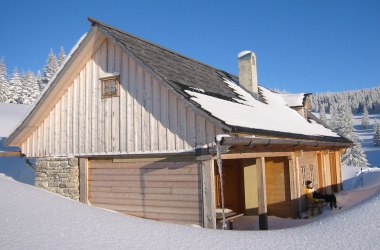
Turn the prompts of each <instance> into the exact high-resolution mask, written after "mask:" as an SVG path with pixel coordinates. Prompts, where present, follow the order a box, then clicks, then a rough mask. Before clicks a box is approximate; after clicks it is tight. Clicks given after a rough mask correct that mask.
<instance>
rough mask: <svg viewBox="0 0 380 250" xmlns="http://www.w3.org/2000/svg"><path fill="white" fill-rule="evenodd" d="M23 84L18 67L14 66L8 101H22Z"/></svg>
mask: <svg viewBox="0 0 380 250" xmlns="http://www.w3.org/2000/svg"><path fill="white" fill-rule="evenodd" d="M22 91H23V85H22V82H21V77H20V75H19V73H18V70H17V67H16V68H14V70H13V72H12V75H11V78H10V79H9V89H8V102H9V103H22Z"/></svg>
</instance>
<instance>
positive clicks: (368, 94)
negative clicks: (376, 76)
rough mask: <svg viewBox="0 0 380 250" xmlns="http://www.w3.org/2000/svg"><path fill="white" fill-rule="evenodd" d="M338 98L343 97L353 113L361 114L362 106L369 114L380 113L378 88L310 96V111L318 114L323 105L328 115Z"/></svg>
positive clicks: (379, 90)
mask: <svg viewBox="0 0 380 250" xmlns="http://www.w3.org/2000/svg"><path fill="white" fill-rule="evenodd" d="M338 97H343V98H344V99H346V100H347V101H348V104H349V105H350V107H351V109H352V112H353V113H362V112H363V108H364V106H365V107H367V109H368V111H369V112H370V113H379V112H380V86H378V87H375V88H372V89H360V90H349V91H343V92H335V93H332V92H327V93H317V94H313V95H312V96H311V107H312V111H316V112H319V107H320V105H323V106H324V107H325V111H326V113H330V108H331V106H332V105H333V104H334V103H336V102H337V99H338Z"/></svg>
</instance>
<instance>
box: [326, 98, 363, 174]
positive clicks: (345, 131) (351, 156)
mask: <svg viewBox="0 0 380 250" xmlns="http://www.w3.org/2000/svg"><path fill="white" fill-rule="evenodd" d="M331 120H333V123H332V124H333V125H334V127H332V129H333V130H334V131H335V132H337V133H339V134H341V135H343V136H345V137H347V138H348V139H350V140H351V141H352V142H353V145H352V147H350V148H349V149H347V151H346V153H345V154H343V156H342V163H343V164H344V165H347V166H356V167H366V166H367V165H368V161H367V159H366V155H365V153H364V151H363V148H362V145H361V144H360V139H359V137H358V136H357V135H356V134H355V133H354V123H353V121H352V111H351V108H350V107H349V106H348V102H347V100H345V99H343V98H340V97H339V98H338V99H337V102H336V108H335V112H334V115H333V117H331Z"/></svg>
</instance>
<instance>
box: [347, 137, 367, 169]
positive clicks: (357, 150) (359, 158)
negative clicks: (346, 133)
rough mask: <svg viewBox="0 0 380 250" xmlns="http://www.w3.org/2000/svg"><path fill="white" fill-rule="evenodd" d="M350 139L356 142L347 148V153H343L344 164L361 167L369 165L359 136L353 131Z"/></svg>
mask: <svg viewBox="0 0 380 250" xmlns="http://www.w3.org/2000/svg"><path fill="white" fill-rule="evenodd" d="M349 139H351V141H352V142H353V143H354V144H353V145H352V146H351V147H350V148H348V149H347V151H346V153H344V154H343V156H342V164H343V165H346V166H353V167H361V168H364V167H367V166H368V161H367V158H366V155H365V153H364V151H363V148H362V145H361V144H360V139H359V137H357V136H356V135H355V134H354V133H352V134H351V136H350V138H349Z"/></svg>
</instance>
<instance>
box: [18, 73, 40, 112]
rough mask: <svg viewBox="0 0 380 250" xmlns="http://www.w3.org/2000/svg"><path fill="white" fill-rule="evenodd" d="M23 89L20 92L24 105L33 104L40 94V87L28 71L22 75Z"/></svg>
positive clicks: (32, 74)
mask: <svg viewBox="0 0 380 250" xmlns="http://www.w3.org/2000/svg"><path fill="white" fill-rule="evenodd" d="M23 78H24V81H23V85H24V89H23V91H22V99H23V103H24V104H33V103H34V101H35V100H36V99H37V97H38V96H39V94H40V87H39V85H38V83H37V78H36V76H35V75H34V73H33V72H32V71H28V72H26V73H25V75H24V77H23Z"/></svg>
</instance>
